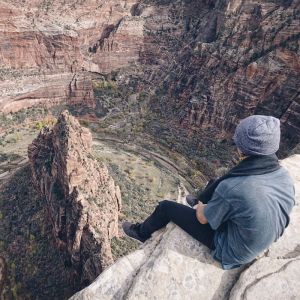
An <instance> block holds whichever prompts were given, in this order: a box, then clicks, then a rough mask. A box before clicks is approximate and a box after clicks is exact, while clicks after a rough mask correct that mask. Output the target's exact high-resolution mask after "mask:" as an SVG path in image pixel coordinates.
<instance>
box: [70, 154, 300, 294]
mask: <svg viewBox="0 0 300 300" xmlns="http://www.w3.org/2000/svg"><path fill="white" fill-rule="evenodd" d="M281 164H282V165H283V166H284V167H286V168H287V169H288V170H289V172H290V174H291V176H292V177H293V179H294V182H295V188H296V206H295V207H294V208H293V211H292V215H291V222H290V225H289V226H288V228H287V229H286V231H285V233H284V235H283V236H282V237H281V238H280V239H279V240H278V242H276V243H274V244H273V245H272V246H271V247H270V249H268V250H267V251H266V252H265V253H264V254H262V255H261V256H260V257H258V258H257V259H256V260H255V261H254V262H252V263H251V264H249V265H246V266H243V267H241V268H238V269H234V270H230V271H224V270H223V269H222V268H221V267H220V265H219V264H218V263H217V262H216V261H214V260H213V259H212V258H211V256H210V253H209V251H208V249H207V248H206V247H205V246H203V245H201V244H200V243H199V242H198V241H196V240H194V239H193V238H191V237H190V236H189V235H188V234H186V233H185V232H184V231H182V230H181V229H180V228H179V227H177V226H176V225H174V224H172V223H170V224H168V226H167V227H166V228H165V229H164V230H161V231H159V232H157V233H155V234H154V236H153V237H152V238H151V240H149V241H148V242H147V243H145V244H144V245H143V246H142V247H141V248H140V249H139V250H137V251H135V252H133V253H131V254H129V255H127V256H125V257H123V258H121V259H119V260H118V261H117V262H116V263H115V264H113V265H112V266H111V267H110V268H108V269H106V270H105V271H104V272H103V273H102V274H101V275H100V276H99V277H98V278H97V279H96V280H95V281H94V282H93V283H92V284H91V285H90V286H88V287H87V288H85V289H84V290H82V291H80V292H79V293H77V294H75V295H74V296H73V297H72V298H71V300H83V299H90V300H97V299H99V300H100V299H101V300H103V299H105V300H106V299H139V300H140V299H214V300H215V299H230V300H237V299H249V300H250V299H298V298H297V297H299V295H300V285H299V278H300V226H299V225H300V207H299V201H300V171H299V170H300V155H294V156H291V157H289V158H287V159H285V160H283V161H282V162H281ZM180 189H181V193H180V196H179V197H178V201H179V202H182V203H183V202H184V199H185V190H184V188H183V187H181V188H180Z"/></svg>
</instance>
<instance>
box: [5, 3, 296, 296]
mask: <svg viewBox="0 0 300 300" xmlns="http://www.w3.org/2000/svg"><path fill="white" fill-rule="evenodd" d="M299 78H300V3H299V1H298V0H289V1H282V0H253V1H240V0H217V1H211V0H195V1H193V0H191V1H190V0H174V1H173V0H172V1H171V0H125V1H115V0H68V1H65V0H0V299H1V300H2V299H4V300H12V299H14V300H15V299H22V300H31V299H42V300H44V299H45V300H47V299H49V300H50V299H51V300H52V299H68V298H69V297H71V296H72V295H73V294H75V293H76V292H78V291H80V290H81V289H83V288H85V287H86V286H88V285H89V284H90V283H92V282H93V280H94V279H95V278H96V277H97V276H98V275H99V274H101V273H103V272H105V270H107V269H108V268H109V266H111V265H112V264H113V263H114V262H116V261H117V260H118V261H119V262H120V258H124V260H126V257H127V255H128V254H130V253H131V252H133V251H135V250H137V249H141V248H140V245H139V244H138V243H137V242H135V241H133V240H131V239H129V238H127V237H125V236H124V233H123V231H122V229H121V223H122V222H123V221H124V220H129V221H132V222H139V221H141V220H144V219H145V217H147V216H148V215H149V214H150V213H151V212H152V211H153V209H154V207H155V206H156V205H157V203H158V202H159V201H160V200H164V199H172V200H175V201H176V200H178V199H181V200H182V198H183V194H184V193H187V192H189V193H195V192H196V191H197V190H199V189H202V188H203V187H204V186H205V184H206V183H207V182H208V181H209V180H210V179H213V178H216V177H219V176H222V175H223V174H224V173H225V172H226V171H227V170H228V169H229V168H231V167H232V166H234V165H235V164H236V163H237V162H238V161H239V155H238V153H237V150H236V146H235V145H234V143H233V140H232V136H233V132H234V129H235V127H236V125H237V124H238V123H239V122H240V120H241V119H243V118H245V117H247V116H249V115H253V114H265V115H272V116H274V117H277V118H278V119H279V120H280V122H281V144H280V149H279V151H278V153H277V154H278V156H279V158H280V159H285V158H286V157H289V156H291V155H293V154H300V81H299ZM294 173H295V174H296V172H294ZM183 191H184V192H183ZM167 239H168V236H167V235H166V240H167ZM154 240H155V241H154V244H155V243H156V242H158V243H159V242H160V241H159V238H157V239H156V238H155V239H154ZM183 240H186V241H187V243H186V246H187V247H189V246H188V244H189V242H188V239H187V238H186V237H183ZM167 244H168V243H167ZM171 244H172V242H171ZM156 245H158V244H156ZM151 247H152V246H151V245H150V246H149V247H148V246H147V247H145V249H148V248H149V249H152V248H151ZM178 247H179V246H178ZM193 247H194V246H193ZM158 248H159V247H158ZM179 248H180V247H179ZM295 249H296V248H295ZM152 250H153V249H152ZM152 250H151V251H152ZM200 250H201V249H200ZM296 250H297V249H296ZM296 250H295V251H296ZM142 251H143V250H142ZM147 251H148V250H147ZM147 251H146V252H147ZM149 251H150V250H149ZM201 251H202V250H201ZM201 251H200V252H201ZM297 251H298V250H297ZM297 251H296V252H297ZM138 253H140V252H138ZM201 253H202V252H201ZM203 253H204V252H203ZM203 253H202V254H203ZM297 253H298V252H297ZM146 254H147V255H148V254H149V253H146ZM202 254H201V255H202ZM147 255H146V256H147ZM205 255H206V254H204V256H205ZM149 257H150V259H151V256H149ZM157 257H158V258H159V257H160V256H159V255H158V256H157ZM124 260H121V262H122V261H124ZM121 264H122V263H121ZM121 271H122V270H121ZM146 272H147V270H146ZM212 272H213V271H212ZM218 274H219V273H218ZM220 274H221V273H220ZM130 276H131V275H130ZM220 276H222V275H220ZM225 296H226V297H225ZM225 296H224V297H225V298H226V299H228V295H227V294H226V295H225ZM225 298H224V299H225ZM211 299H216V298H215V297H213V298H211ZM222 299H223V298H222ZM238 299H240V298H238ZM243 299H244V298H243ZM245 299H246V298H245ZM247 299H248V298H247Z"/></svg>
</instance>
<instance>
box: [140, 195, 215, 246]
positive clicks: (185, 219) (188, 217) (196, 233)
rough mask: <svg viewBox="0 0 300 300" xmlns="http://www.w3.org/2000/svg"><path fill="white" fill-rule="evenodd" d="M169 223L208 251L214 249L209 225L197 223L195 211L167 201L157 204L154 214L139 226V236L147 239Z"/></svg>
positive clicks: (212, 233) (211, 230)
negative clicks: (201, 244)
mask: <svg viewBox="0 0 300 300" xmlns="http://www.w3.org/2000/svg"><path fill="white" fill-rule="evenodd" d="M170 221H172V222H174V223H175V224H176V225H178V226H179V227H181V228H182V229H183V230H184V231H186V232H187V233H189V234H190V235H191V236H192V237H194V238H195V239H196V240H198V241H200V242H201V243H203V244H204V245H206V246H207V247H209V248H210V249H213V248H214V246H213V237H214V234H215V230H213V229H212V228H211V227H210V225H209V224H204V225H203V224H201V223H200V222H199V221H198V219H197V217H196V210H195V209H193V208H191V207H188V206H186V205H183V204H180V203H176V202H174V201H169V200H163V201H161V202H159V204H158V205H157V207H156V208H155V210H154V212H153V213H152V214H151V215H150V216H149V217H148V218H147V219H146V220H145V221H144V222H143V223H141V224H140V225H139V227H138V229H139V234H140V235H141V236H142V237H144V238H146V239H147V238H149V237H150V236H151V234H152V233H153V232H154V231H156V230H158V229H160V228H162V227H164V226H166V225H167V224H168V223H169V222H170Z"/></svg>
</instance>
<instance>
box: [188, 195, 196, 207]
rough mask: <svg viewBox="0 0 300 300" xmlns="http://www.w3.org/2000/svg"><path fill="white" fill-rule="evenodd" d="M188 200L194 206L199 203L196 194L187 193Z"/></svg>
mask: <svg viewBox="0 0 300 300" xmlns="http://www.w3.org/2000/svg"><path fill="white" fill-rule="evenodd" d="M186 202H187V204H188V205H189V206H190V207H194V206H195V205H196V204H198V202H199V201H198V200H197V198H196V197H195V196H194V195H187V196H186Z"/></svg>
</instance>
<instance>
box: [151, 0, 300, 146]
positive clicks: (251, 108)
mask: <svg viewBox="0 0 300 300" xmlns="http://www.w3.org/2000/svg"><path fill="white" fill-rule="evenodd" d="M298 4H299V3H298V1H234V0H231V1H213V2H211V1H198V2H197V4H196V3H195V2H189V3H185V5H184V6H183V7H184V12H183V18H184V21H185V26H184V28H183V29H182V32H181V34H180V37H179V38H178V40H177V41H174V38H175V37H176V36H174V34H173V33H172V31H171V33H170V28H168V27H167V28H166V30H162V31H161V34H160V35H159V34H158V33H156V34H155V33H154V34H153V35H152V36H151V39H152V43H153V41H156V44H157V46H156V49H158V50H157V52H158V54H157V55H156V58H157V59H159V58H162V59H160V63H161V64H162V66H161V67H158V69H157V70H155V72H154V73H152V74H150V76H149V78H150V80H151V82H152V85H153V86H154V82H155V86H157V87H158V88H157V90H156V101H153V102H152V106H153V108H154V109H156V111H157V113H158V114H159V115H160V116H161V117H162V118H166V119H167V120H168V121H169V122H170V120H171V122H173V124H175V125H177V124H178V123H180V124H181V125H182V126H183V127H185V128H188V129H192V130H195V131H199V132H200V133H201V132H203V131H205V130H207V129H208V128H211V129H212V131H213V132H214V134H215V135H216V136H222V135H223V136H225V135H226V133H228V132H232V131H233V130H234V128H235V126H236V124H237V123H238V121H239V120H240V119H241V118H244V117H246V116H248V115H251V114H253V113H256V114H271V115H274V116H276V117H278V118H280V119H281V121H282V129H283V137H284V140H283V145H285V147H286V148H289V147H290V148H293V147H295V145H296V144H297V143H299V137H300V123H299V120H300V118H299V104H300V98H299V88H300V86H299V80H298V79H297V78H299V74H300V69H299V66H300V60H299V57H300V55H299V54H300V53H299V39H300V31H299V28H300V23H299V14H300V13H299V5H298ZM178 10H179V9H178ZM178 10H177V11H176V13H175V15H178V14H179V11H178ZM168 16H169V18H170V19H171V14H170V10H169V15H168ZM171 20H172V19H171ZM175 20H176V19H175V18H173V22H174V23H173V24H175ZM179 24H180V23H179ZM181 24H182V23H181ZM177 27H178V25H177ZM160 46H161V47H160ZM165 103H168V105H164V104H165ZM162 107H163V109H161V108H162Z"/></svg>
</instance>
